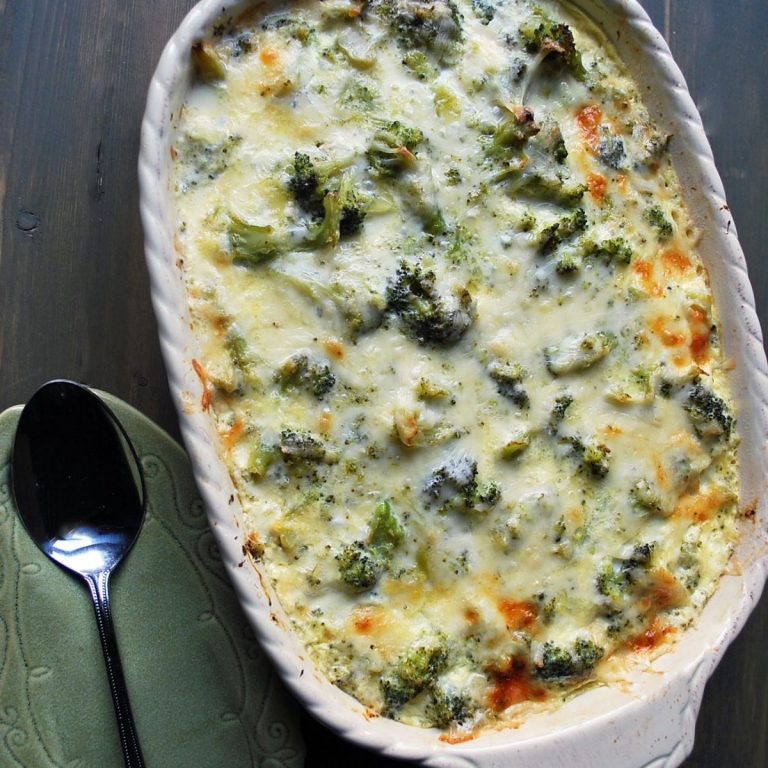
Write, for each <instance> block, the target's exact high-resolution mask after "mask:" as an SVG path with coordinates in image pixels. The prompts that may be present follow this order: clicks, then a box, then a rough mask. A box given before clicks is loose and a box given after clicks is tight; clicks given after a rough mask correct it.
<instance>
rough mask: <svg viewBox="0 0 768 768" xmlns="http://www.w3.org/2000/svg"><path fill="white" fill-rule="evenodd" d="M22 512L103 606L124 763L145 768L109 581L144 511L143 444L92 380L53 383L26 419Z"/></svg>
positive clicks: (99, 609) (19, 496)
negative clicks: (139, 450)
mask: <svg viewBox="0 0 768 768" xmlns="http://www.w3.org/2000/svg"><path fill="white" fill-rule="evenodd" d="M11 480H12V484H13V494H14V496H15V498H16V506H17V507H18V510H19V515H20V516H21V520H22V522H23V523H24V526H25V527H26V529H27V531H28V532H29V535H30V536H31V537H32V539H33V540H34V542H35V543H36V544H37V546H38V547H40V549H41V550H42V551H43V552H44V553H45V554H46V555H48V557H50V558H51V559H52V560H53V561H55V562H56V563H58V564H59V565H60V566H62V567H63V568H66V569H67V570H69V571H71V572H72V573H74V574H77V575H78V576H80V577H81V578H83V579H84V580H85V583H86V584H87V585H88V589H89V590H90V593H91V599H92V600H93V607H94V608H95V610H96V621H97V623H98V626H99V637H100V638H101V647H102V650H103V651H104V661H105V662H106V665H107V676H108V677H109V684H110V688H111V689H112V701H113V703H114V705H115V714H116V715H117V725H118V729H119V732H120V741H121V744H122V748H123V757H124V759H125V765H126V768H143V767H144V760H143V758H142V756H141V749H140V747H139V740H138V738H137V737H136V729H135V727H134V724H133V717H132V715H131V707H130V704H129V701H128V691H127V688H126V686H125V679H124V677H123V669H122V665H121V664H120V656H119V653H118V649H117V640H116V638H115V630H114V627H113V626H112V615H111V612H110V607H109V593H108V589H107V585H108V582H109V576H110V574H111V573H112V571H113V570H114V569H115V568H116V567H117V565H118V564H119V563H120V561H121V560H122V558H123V556H124V555H125V553H126V552H128V550H129V549H130V548H131V546H132V545H133V542H134V541H135V539H136V537H137V535H138V533H139V529H140V528H141V523H142V520H143V518H144V480H143V477H142V474H141V469H140V465H139V461H138V458H137V456H136V451H135V450H134V448H133V446H132V445H131V443H130V441H129V440H128V436H127V435H126V434H125V431H124V430H123V428H122V426H121V425H120V423H119V422H118V421H117V419H116V418H115V416H114V415H113V413H112V412H111V411H110V410H109V408H107V406H106V405H105V404H104V403H103V402H102V401H101V399H100V398H99V397H97V396H96V395H95V394H94V393H93V392H91V391H90V390H89V389H87V388H86V387H83V386H81V385H79V384H75V383H74V382H72V381H49V382H48V383H47V384H44V385H43V386H42V387H40V389H38V390H37V392H35V394H34V395H33V396H32V398H31V399H30V401H29V402H28V403H27V405H26V406H25V407H24V410H23V411H22V413H21V417H20V418H19V424H18V427H17V431H16V439H15V442H14V445H13V456H12V459H11Z"/></svg>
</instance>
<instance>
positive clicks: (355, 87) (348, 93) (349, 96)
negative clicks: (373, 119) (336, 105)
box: [339, 77, 379, 112]
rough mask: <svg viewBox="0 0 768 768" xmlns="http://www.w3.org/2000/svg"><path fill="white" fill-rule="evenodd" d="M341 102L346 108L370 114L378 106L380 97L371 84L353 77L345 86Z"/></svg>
mask: <svg viewBox="0 0 768 768" xmlns="http://www.w3.org/2000/svg"><path fill="white" fill-rule="evenodd" d="M339 101H340V102H341V103H342V104H343V105H344V106H346V107H352V108H354V109H358V110H360V111H362V112H370V111H371V110H373V109H374V108H375V107H376V106H377V105H378V103H379V96H378V94H377V93H376V91H375V90H374V89H373V87H372V86H371V85H370V84H369V83H367V82H364V81H363V80H362V79H360V78H358V77H353V78H350V80H348V81H347V83H346V85H345V86H344V89H343V90H342V92H341V94H340V95H339Z"/></svg>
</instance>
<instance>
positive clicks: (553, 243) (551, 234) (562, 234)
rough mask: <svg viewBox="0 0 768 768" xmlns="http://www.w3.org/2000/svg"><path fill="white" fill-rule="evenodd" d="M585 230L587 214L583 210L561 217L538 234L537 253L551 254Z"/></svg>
mask: <svg viewBox="0 0 768 768" xmlns="http://www.w3.org/2000/svg"><path fill="white" fill-rule="evenodd" d="M586 228H587V214H586V213H584V209H583V208H579V209H577V210H575V211H574V212H573V213H570V214H568V215H567V216H563V217H562V218H561V219H560V220H559V221H556V222H555V223H554V224H551V225H550V226H548V227H544V229H542V231H541V232H540V233H539V237H538V240H539V253H540V254H542V255H546V254H548V253H552V251H554V250H555V249H556V248H557V247H558V246H559V245H561V244H562V243H564V242H565V241H567V240H569V239H570V238H572V237H573V236H574V235H576V234H577V233H579V232H583V231H584V230H585V229H586Z"/></svg>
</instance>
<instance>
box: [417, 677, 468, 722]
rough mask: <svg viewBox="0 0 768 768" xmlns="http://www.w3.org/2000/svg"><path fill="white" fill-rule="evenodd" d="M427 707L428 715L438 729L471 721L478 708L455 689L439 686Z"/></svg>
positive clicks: (435, 688) (433, 690)
mask: <svg viewBox="0 0 768 768" xmlns="http://www.w3.org/2000/svg"><path fill="white" fill-rule="evenodd" d="M431 693H432V698H431V700H430V702H429V703H428V704H427V707H426V715H427V717H428V718H429V719H430V720H431V721H432V724H433V725H434V726H436V727H437V728H448V727H449V726H451V725H458V724H461V723H464V722H466V721H467V720H469V719H470V718H471V717H472V715H474V713H475V711H476V709H477V706H476V705H475V704H474V703H473V702H472V701H471V700H470V699H469V697H467V696H465V695H464V694H463V693H461V692H460V691H457V690H456V689H455V688H453V687H448V686H442V685H437V686H435V687H434V688H433V689H432V691H431Z"/></svg>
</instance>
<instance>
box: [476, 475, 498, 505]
mask: <svg viewBox="0 0 768 768" xmlns="http://www.w3.org/2000/svg"><path fill="white" fill-rule="evenodd" d="M499 501H501V486H499V484H498V483H497V482H496V481H494V480H489V481H488V482H487V483H483V484H482V485H481V486H479V487H478V489H477V492H476V493H475V500H474V504H473V506H474V509H475V511H478V512H485V511H487V510H488V509H490V508H491V507H494V506H496V504H498V503H499Z"/></svg>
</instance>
